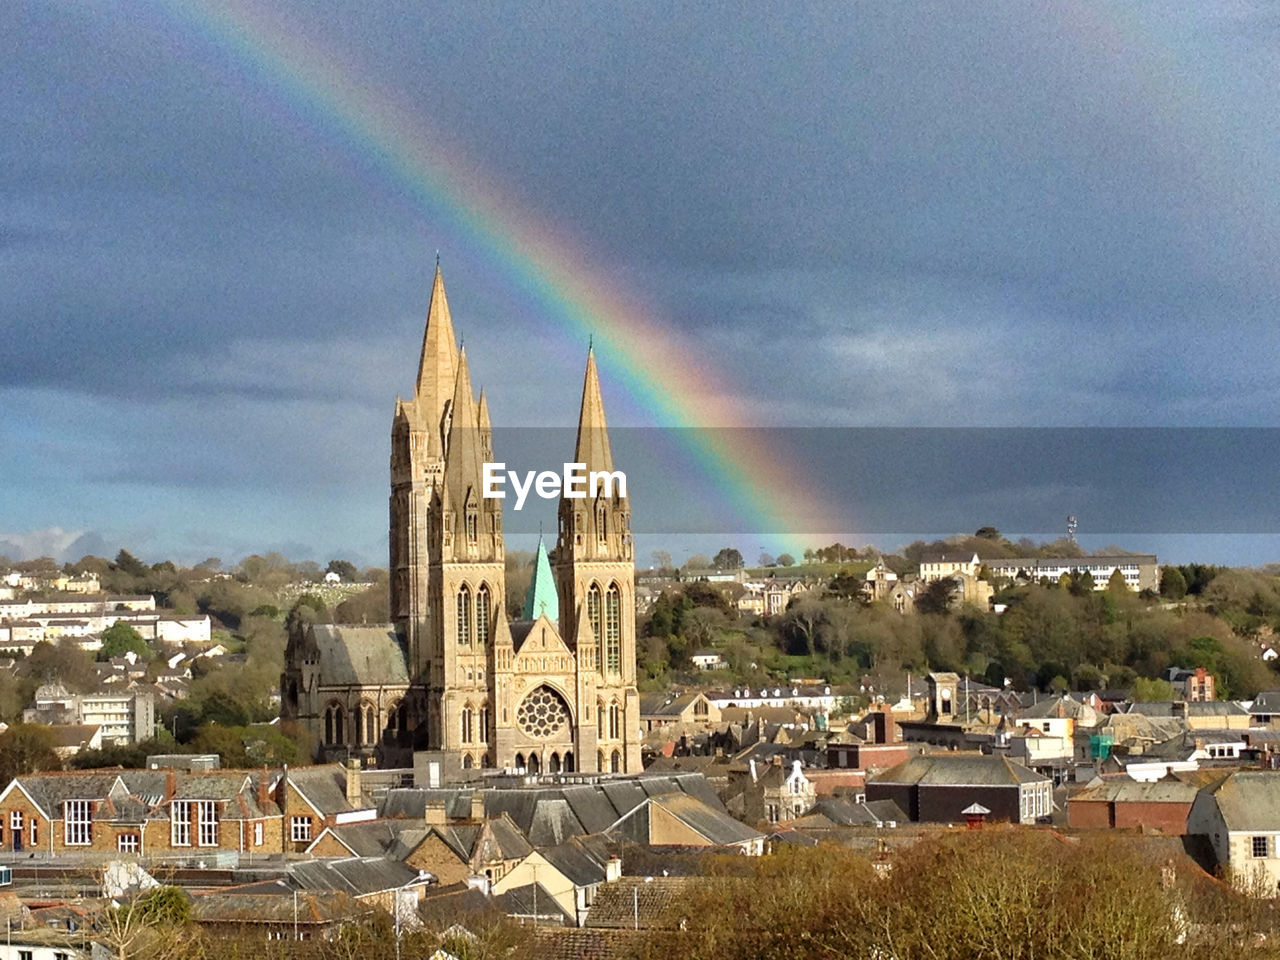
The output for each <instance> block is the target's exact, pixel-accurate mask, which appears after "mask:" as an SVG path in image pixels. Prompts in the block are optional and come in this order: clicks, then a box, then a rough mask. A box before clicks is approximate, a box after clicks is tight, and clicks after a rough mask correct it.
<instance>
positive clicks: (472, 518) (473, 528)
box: [467, 507, 479, 543]
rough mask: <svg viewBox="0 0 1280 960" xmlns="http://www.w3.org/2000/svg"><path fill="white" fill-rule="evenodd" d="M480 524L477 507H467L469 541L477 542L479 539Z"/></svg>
mask: <svg viewBox="0 0 1280 960" xmlns="http://www.w3.org/2000/svg"><path fill="white" fill-rule="evenodd" d="M478 532H479V524H478V522H477V520H476V509H475V507H468V508H467V543H475V542H476V540H477V539H478V536H477V535H478Z"/></svg>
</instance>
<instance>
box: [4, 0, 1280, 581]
mask: <svg viewBox="0 0 1280 960" xmlns="http://www.w3.org/2000/svg"><path fill="white" fill-rule="evenodd" d="M271 9H272V12H273V14H278V15H279V16H282V17H283V18H284V19H285V22H287V23H292V24H294V25H295V26H296V30H295V31H294V32H295V33H296V34H298V35H299V36H304V35H305V36H307V37H312V38H315V39H318V40H319V41H321V44H322V45H328V46H330V47H332V48H333V49H334V50H336V51H337V52H338V53H339V54H340V58H339V59H340V60H341V61H342V62H343V63H349V64H352V65H354V66H353V67H351V68H350V69H351V70H353V71H354V73H355V74H357V75H362V76H365V77H367V78H369V79H370V80H371V81H373V82H376V83H378V84H381V85H383V86H385V87H387V88H390V89H392V90H394V91H395V92H396V96H397V99H398V100H399V101H400V102H403V103H407V104H411V105H413V109H414V110H417V111H418V112H419V113H420V115H421V117H422V126H423V129H425V130H428V131H431V130H437V131H441V135H443V136H444V137H446V138H448V139H449V140H450V141H452V143H454V144H456V145H457V146H458V147H460V148H461V150H462V151H463V153H464V154H465V155H467V156H468V157H469V158H471V159H470V161H469V162H470V163H471V164H473V165H474V166H475V167H476V168H477V169H479V170H480V171H483V172H484V173H486V174H487V175H488V176H491V177H492V179H493V180H495V181H496V182H498V183H499V184H501V185H503V186H504V187H505V188H506V189H507V191H508V192H509V193H510V194H511V195H513V196H515V197H516V198H518V199H519V201H520V202H521V204H522V205H523V206H524V207H526V208H528V209H529V210H531V211H532V212H533V213H534V214H535V216H537V217H540V218H543V219H545V220H547V221H549V222H551V223H552V224H554V225H556V226H557V228H558V229H560V230H562V231H563V232H566V233H568V234H570V235H571V236H574V237H576V238H578V239H579V240H580V241H581V242H582V245H583V246H584V247H585V248H586V249H588V250H589V251H590V256H591V257H592V258H594V263H593V266H594V268H595V269H598V270H600V271H601V272H603V273H604V274H606V275H608V276H611V277H617V278H618V279H619V280H620V282H622V283H623V284H624V285H625V286H629V287H631V288H632V289H634V290H636V291H638V292H639V294H640V295H641V297H642V298H643V302H644V303H645V305H646V307H647V308H650V309H651V310H652V312H653V314H654V315H655V316H656V317H657V318H659V319H660V320H661V321H663V322H666V323H668V324H670V326H671V327H672V328H673V329H676V330H678V331H680V332H681V334H683V335H684V336H686V337H687V338H688V340H689V343H690V348H691V349H694V350H699V351H704V352H705V353H706V354H707V355H708V356H714V357H715V358H716V360H717V363H718V365H720V366H721V367H723V369H724V371H725V374H726V377H725V379H726V381H727V382H728V383H730V384H732V385H733V387H732V389H734V390H735V397H734V399H735V402H737V403H738V405H739V406H740V408H741V409H742V410H744V411H746V413H745V414H744V416H745V417H746V419H747V420H748V421H752V422H759V423H762V424H828V425H839V424H858V425H876V424H894V425H919V424H937V425H962V424H973V423H978V424H992V425H1003V424H1023V425H1081V424H1113V425H1126V424H1161V423H1168V424H1200V423H1208V424H1252V423H1271V422H1274V402H1273V399H1272V398H1273V397H1274V396H1275V393H1276V391H1277V390H1278V389H1280V382H1278V380H1280V376H1278V374H1277V373H1276V372H1275V370H1273V367H1274V364H1273V363H1272V362H1271V358H1272V357H1274V356H1276V355H1277V354H1280V333H1278V332H1277V330H1278V329H1280V328H1277V325H1276V324H1275V323H1274V318H1275V314H1276V307H1277V300H1278V299H1280V290H1278V289H1277V276H1278V274H1277V271H1276V269H1275V264H1276V263H1277V262H1280V256H1277V255H1278V254H1280V249H1278V247H1280V244H1277V239H1276V238H1277V229H1278V228H1280V218H1278V217H1277V213H1276V211H1277V210H1278V209H1280V205H1278V204H1277V202H1276V201H1277V199H1278V198H1277V196H1276V187H1275V184H1276V183H1277V182H1280V177H1277V176H1276V174H1277V170H1276V166H1277V163H1278V161H1277V160H1276V158H1277V157H1280V150H1277V149H1276V148H1277V146H1278V144H1277V140H1278V139H1280V137H1278V134H1280V113H1278V111H1280V105H1278V104H1277V101H1276V100H1275V97H1274V94H1273V91H1274V89H1275V87H1276V85H1277V80H1280V78H1278V77H1277V76H1276V73H1277V67H1276V61H1275V59H1274V52H1275V48H1274V45H1275V42H1276V31H1275V16H1274V13H1273V12H1271V11H1269V9H1268V8H1264V7H1255V6H1254V5H1251V4H1237V5H1233V6H1231V7H1229V8H1221V7H1210V6H1204V7H1194V6H1192V7H1184V8H1176V9H1161V8H1155V7H1144V8H1137V7H1135V8H1126V9H1125V10H1123V11H1121V10H1117V9H1116V8H1114V7H1111V6H1108V5H1101V4H1099V5H1083V4H1076V5H1071V6H1070V7H1069V8H1068V7H1036V6H1029V5H1025V4H1013V3H1007V4H1005V3H993V4H983V5H981V6H978V5H974V6H970V7H966V8H965V9H964V11H963V14H960V13H958V12H957V10H956V8H954V7H952V6H941V5H940V6H934V5H929V4H911V5H905V4H897V5H890V4H883V5H877V4H857V5H852V4H844V5H837V4H826V3H823V4H811V5H810V4H790V5H787V6H786V7H785V8H780V7H777V6H772V7H760V8H753V7H750V6H743V5H741V4H725V3H706V4H698V5H687V4H656V5H655V4H628V5H609V6H602V5H598V4H568V3H557V4H539V5H536V6H525V5H505V6H501V7H495V6H490V5H470V4H425V5H424V4H421V3H419V2H417V0H413V2H410V0H403V2H399V0H397V2H389V3H383V4H378V5H376V6H369V5H366V4H355V3H326V4H317V3H311V2H302V0H291V2H286V3H283V4H273V5H272V7H271ZM335 62H336V61H335ZM337 69H339V70H343V71H345V70H348V69H349V68H348V67H346V66H340V67H338V68H337ZM0 88H3V89H4V90H5V91H6V94H7V96H6V97H5V98H3V99H0V125H2V126H3V129H5V131H6V135H5V137H3V138H0V305H2V306H0V325H2V326H3V331H4V333H5V335H6V349H5V350H3V351H0V384H2V385H3V389H4V390H5V391H7V392H8V393H7V396H8V398H9V402H10V404H11V406H16V408H17V409H28V408H30V409H32V410H38V409H39V408H40V405H41V404H42V403H43V404H45V405H46V407H47V408H48V409H50V410H53V409H56V410H57V411H58V417H56V418H54V417H51V416H43V417H39V418H38V419H39V422H40V423H41V425H42V426H41V431H42V433H41V438H40V439H41V440H42V442H44V443H46V444H48V446H47V447H42V448H41V450H43V451H44V452H35V453H32V454H31V455H30V456H31V458H32V459H31V463H32V470H33V471H34V472H32V473H31V479H30V480H29V481H28V480H21V481H20V484H21V483H25V482H29V483H30V484H31V487H30V489H29V490H28V491H27V492H26V493H23V492H22V491H20V490H17V489H15V492H14V500H13V502H14V503H15V505H16V506H17V507H19V508H20V507H21V505H22V504H24V503H29V504H43V503H44V500H43V499H42V498H43V497H44V495H43V494H42V493H41V492H40V491H39V490H37V489H36V487H35V484H36V482H37V479H38V478H44V479H43V480H41V481H40V482H44V483H47V482H48V478H49V477H51V476H58V475H59V474H60V473H61V474H65V475H70V476H75V477H78V478H80V480H79V482H80V483H81V484H82V486H81V487H79V488H77V489H76V490H72V491H68V493H70V494H72V495H76V494H78V495H79V496H81V497H82V498H85V499H87V500H89V501H92V499H93V498H94V496H96V495H99V494H98V493H96V491H99V490H100V489H103V488H104V487H102V486H101V485H105V486H107V487H112V488H114V489H117V490H118V489H120V488H125V487H132V486H135V485H139V484H142V485H145V484H164V485H167V489H169V490H170V491H171V495H172V503H173V504H174V505H175V506H174V507H173V509H174V510H175V511H178V510H179V508H178V507H177V506H176V504H178V503H179V501H180V496H179V494H180V492H181V491H183V490H210V489H218V490H221V491H232V490H234V489H236V488H237V487H239V488H241V489H249V488H253V489H258V490H261V489H265V488H270V487H271V482H272V480H273V479H274V478H276V477H278V476H279V475H281V471H287V474H286V475H287V476H288V477H289V479H290V483H291V484H292V485H293V487H292V489H293V490H294V491H295V492H296V493H297V494H298V495H301V496H305V495H306V492H307V491H309V490H322V489H323V490H329V489H332V488H335V487H336V488H342V487H344V486H345V487H346V488H347V493H346V495H345V496H344V497H343V498H341V502H339V501H338V500H336V499H334V500H325V501H324V502H325V503H326V504H328V505H329V506H328V507H327V508H332V509H334V510H337V511H339V512H340V513H341V512H343V511H345V513H342V519H340V520H336V521H335V520H333V519H332V518H330V528H331V529H332V530H339V531H342V535H343V536H346V537H348V539H349V540H353V541H355V542H359V543H361V544H366V543H371V542H373V541H374V540H375V539H376V537H377V536H378V535H379V534H378V533H377V531H379V530H380V529H381V525H382V524H383V522H384V520H383V518H384V513H385V511H384V497H385V490H384V487H385V478H384V477H383V476H382V470H383V469H384V466H385V456H386V450H385V437H386V433H387V427H388V424H387V421H388V418H389V414H390V409H391V405H392V402H393V399H394V397H395V395H396V394H397V393H401V394H403V393H405V392H407V391H408V389H409V387H410V385H411V380H412V375H413V369H414V366H415V363H416V354H415V351H416V346H417V341H418V338H419V337H420V335H421V323H422V316H423V314H424V312H425V308H426V302H425V301H426V290H427V285H428V280H429V273H430V267H431V253H432V252H433V251H434V249H435V248H437V247H441V248H443V253H444V257H445V264H446V267H447V269H448V270H449V272H448V274H447V275H448V277H449V284H450V299H451V303H452V304H453V307H454V314H455V319H456V321H457V323H458V328H459V332H460V333H462V334H463V335H464V336H466V337H467V339H468V345H469V348H470V351H469V352H470V353H471V356H472V362H473V372H474V373H475V374H476V377H475V379H476V380H477V382H479V381H483V382H484V383H486V384H487V385H488V386H489V387H490V399H491V402H492V405H493V409H494V414H495V418H496V419H497V420H498V421H499V422H503V421H504V420H505V421H507V422H513V421H518V422H547V421H550V420H554V421H556V422H561V423H563V422H565V421H566V420H567V419H568V418H569V417H571V416H572V415H573V412H574V410H575V405H576V396H574V394H575V393H576V389H577V384H578V383H580V363H581V357H580V352H581V345H579V344H577V343H569V342H566V341H565V340H564V339H561V338H557V337H556V336H548V335H547V331H546V329H545V328H542V327H537V326H534V325H533V322H532V320H529V319H527V318H529V317H530V315H531V311H530V307H529V304H527V303H526V302H524V301H522V299H521V294H520V293H519V292H518V291H517V290H514V289H513V288H512V287H511V286H510V285H509V284H508V283H506V282H505V280H504V278H503V276H502V273H501V270H500V269H499V268H497V267H496V266H495V264H494V263H493V262H492V261H491V260H490V259H489V255H488V254H487V252H486V251H484V250H479V249H476V248H474V247H472V246H471V245H470V244H469V243H468V242H467V241H466V240H465V239H464V238H461V237H459V236H456V235H453V234H451V233H450V232H449V231H448V230H446V229H443V228H442V227H441V226H440V223H439V220H438V217H437V212H436V211H433V210H432V209H431V208H429V207H423V206H422V205H420V204H419V203H417V202H416V201H415V200H414V199H413V198H412V197H411V196H410V195H409V194H408V193H407V192H406V191H405V189H404V184H403V183H402V182H397V181H396V180H394V179H390V178H388V177H387V176H386V175H385V174H384V173H382V172H381V170H380V168H379V167H378V165H377V164H376V163H375V162H373V161H372V160H371V158H370V156H369V155H367V154H366V153H364V152H362V151H361V150H360V149H359V148H358V147H353V145H352V144H351V143H350V142H349V141H347V140H346V139H345V138H344V137H343V135H342V134H341V133H340V132H338V131H337V130H336V129H335V128H334V127H333V126H331V125H329V124H327V123H326V122H325V121H324V120H323V119H319V120H318V121H317V114H316V113H315V112H313V111H311V110H302V109H299V108H298V102H297V101H296V99H294V98H293V96H292V95H291V94H289V93H282V92H281V91H280V90H279V89H278V88H275V87H273V86H272V85H271V84H270V83H269V82H264V80H263V78H262V77H261V76H260V75H258V74H257V73H255V71H254V70H253V69H252V68H248V67H246V65H245V64H244V63H243V62H242V61H240V60H239V59H237V56H236V54H235V53H233V52H231V51H230V50H229V49H228V48H227V47H225V46H221V45H219V44H217V43H212V42H210V41H209V39H208V37H206V36H204V35H203V34H201V33H200V32H199V31H198V30H195V29H192V28H191V25H190V23H189V22H188V21H185V20H177V19H174V18H172V17H171V16H169V15H167V14H165V13H163V12H162V11H161V10H159V9H157V8H156V7H154V6H152V5H149V4H143V3H140V2H137V3H135V2H123V3H107V2H88V3H84V4H77V5H56V4H47V3H40V2H35V0H15V2H12V3H8V4H4V5H2V6H0ZM531 370H536V371H539V373H540V376H531V375H530V371H531ZM606 390H607V391H611V392H610V396H609V402H610V405H611V406H610V410H611V414H615V415H617V416H618V418H619V419H626V417H627V416H629V415H630V414H633V413H637V412H639V413H643V411H637V410H636V408H635V406H634V405H632V404H631V403H630V402H629V400H628V398H626V397H623V396H621V395H619V394H618V393H617V392H616V387H615V386H614V385H612V384H606ZM103 410H109V411H110V412H111V416H112V418H113V419H112V420H111V422H110V423H109V424H106V426H108V427H109V430H108V438H109V441H110V442H108V440H106V439H103V437H102V436H101V435H100V433H94V432H93V428H94V427H101V426H102V424H101V423H99V422H97V421H96V418H97V417H99V416H100V414H101V411H103ZM641 419H643V418H641ZM72 424H75V425H76V426H72ZM340 431H345V434H340ZM31 432H32V431H31V430H30V429H29V428H27V427H24V426H23V425H21V424H14V423H12V422H10V423H9V424H8V425H5V426H0V442H5V445H6V447H8V448H10V449H12V446H11V444H12V443H13V442H15V441H21V442H22V443H24V444H30V443H31V437H30V436H29V435H28V434H29V433H31ZM341 436H345V439H341V438H340V437H341ZM112 444H115V446H112ZM86 445H87V446H88V448H90V449H92V450H93V451H94V458H93V459H92V462H90V463H87V464H86V463H81V462H79V461H78V460H77V459H76V458H75V457H74V455H72V456H71V458H70V460H69V462H68V463H67V465H66V466H65V467H64V468H63V469H62V470H61V471H60V470H59V468H58V464H57V460H56V458H55V457H54V456H53V454H51V453H49V452H48V451H49V450H53V449H71V450H73V451H75V450H79V449H83V448H84V447H85V446H86ZM137 450H146V451H148V455H147V457H145V458H139V457H137V456H136V455H132V454H131V453H130V451H137ZM23 456H24V457H25V456H26V454H24V455H23ZM24 462H25V461H24ZM264 464H269V465H271V466H264ZM273 470H274V471H275V473H273ZM95 485H98V486H95ZM118 495H119V494H118V493H108V494H103V496H105V497H106V498H107V499H108V500H111V498H112V497H115V496H118ZM278 495H279V496H280V497H281V498H282V499H281V502H282V503H283V502H284V499H285V498H286V497H287V494H286V492H285V490H284V489H283V485H282V486H281V490H280V492H279V494H278ZM50 502H52V501H50ZM166 502H167V501H166ZM112 503H113V506H112V509H115V510H120V509H123V507H121V506H120V505H119V504H117V503H116V502H115V501H114V500H112ZM357 505H363V506H357ZM41 509H46V508H45V507H43V506H42V507H41ZM225 509H227V510H228V513H227V514H226V515H225V516H223V517H222V518H221V519H220V520H218V521H216V523H215V524H213V525H217V524H221V526H223V527H225V528H227V529H228V530H231V529H241V530H242V529H243V528H244V526H245V524H246V521H245V520H244V519H243V516H242V515H241V514H239V513H236V512H235V511H234V510H232V509H231V508H230V507H226V508H225ZM279 513H280V515H281V517H282V518H286V517H287V518H288V522H289V523H293V524H296V523H298V522H299V517H300V516H302V514H301V513H300V512H293V507H292V506H289V507H285V508H282V509H281V510H280V511H279ZM20 521H21V522H20ZM70 522H71V521H69V520H64V519H63V518H61V517H59V516H54V515H43V514H42V515H41V516H40V517H37V518H35V519H34V520H31V521H30V522H27V520H26V518H25V514H22V515H19V514H17V513H15V514H12V515H10V514H6V513H4V512H0V526H6V527H8V528H10V529H24V528H25V527H41V528H44V527H52V526H54V525H56V524H59V523H61V524H63V525H67V524H69V523H70ZM75 522H81V523H83V525H84V526H86V527H87V526H90V525H95V526H96V523H94V522H93V521H92V520H88V519H86V520H84V521H80V520H77V521H75ZM280 522H281V524H282V526H281V528H280V529H272V530H264V531H263V536H266V537H268V538H270V539H271V540H272V542H280V543H283V542H288V541H289V540H291V539H293V538H295V537H301V538H302V539H306V540H308V541H313V540H318V538H317V537H313V536H312V535H311V534H310V533H309V532H307V531H299V530H297V529H295V528H285V527H284V526H283V524H284V522H285V520H284V519H282V520H281V521H280ZM148 523H150V524H153V525H155V526H158V527H159V528H161V529H163V528H164V524H165V521H164V519H163V518H155V519H153V520H148ZM109 525H110V524H104V526H109ZM114 526H120V524H115V525H114ZM205 526H206V527H209V526H211V524H205ZM113 528H114V527H113ZM139 529H140V527H139ZM353 531H354V533H353ZM361 531H364V532H361ZM304 534H305V535H304ZM196 539H198V540H199V544H198V547H197V546H192V548H191V549H205V548H206V547H207V542H206V540H204V539H201V538H196ZM193 543H194V540H193ZM321 549H324V546H323V545H321ZM215 552H216V551H215ZM228 552H229V551H228ZM197 559H199V558H197Z"/></svg>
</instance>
